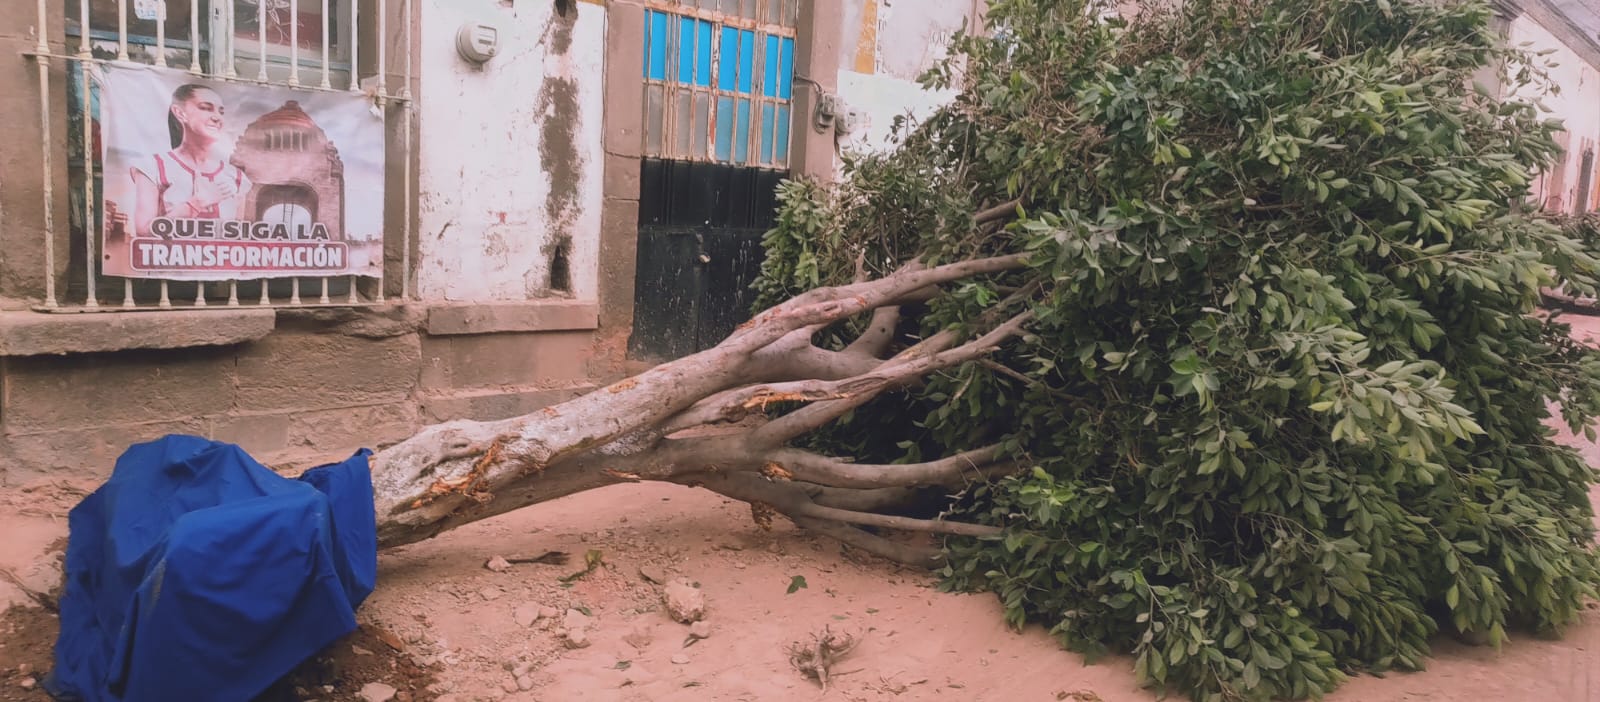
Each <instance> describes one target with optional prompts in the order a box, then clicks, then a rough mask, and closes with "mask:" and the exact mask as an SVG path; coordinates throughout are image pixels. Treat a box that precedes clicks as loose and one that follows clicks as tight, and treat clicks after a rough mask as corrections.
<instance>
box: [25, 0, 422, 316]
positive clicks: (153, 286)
mask: <svg viewBox="0 0 1600 702" xmlns="http://www.w3.org/2000/svg"><path fill="white" fill-rule="evenodd" d="M63 1H64V2H67V3H69V4H68V7H69V8H70V7H71V3H74V2H75V3H76V5H77V31H76V38H77V52H76V53H56V52H53V51H52V50H51V48H50V41H49V39H50V37H51V36H52V34H51V32H56V33H57V36H60V37H62V41H63V46H66V47H68V48H69V49H70V41H69V40H68V37H70V36H72V34H73V33H72V32H71V31H70V30H71V27H70V24H71V22H70V19H71V17H69V16H67V15H63V17H65V18H66V19H67V20H68V21H66V22H63V25H65V26H62V27H53V26H50V22H49V20H50V17H51V7H50V3H51V2H63ZM97 1H98V2H107V1H108V0H97ZM305 1H306V2H309V3H315V4H320V9H321V28H320V31H321V48H320V51H319V52H315V53H314V54H313V55H312V56H310V57H302V56H301V48H300V45H301V37H300V24H301V22H300V8H301V6H302V4H303V3H302V0H254V2H253V3H251V2H250V0H206V2H205V3H202V1H201V0H115V3H116V8H117V20H116V30H115V32H109V31H106V30H97V28H96V22H95V18H94V17H92V16H91V7H90V0H38V15H39V17H38V25H37V29H36V31H37V36H38V42H37V45H36V47H35V48H34V50H33V51H31V52H28V53H27V54H26V55H27V56H29V57H30V58H31V59H32V60H33V61H34V62H35V64H36V65H37V69H38V80H39V120H40V123H41V124H40V127H41V131H42V135H43V140H44V149H43V152H44V153H43V173H42V176H43V187H42V195H43V199H44V202H43V217H42V222H41V224H42V227H43V236H44V242H43V243H44V252H43V253H44V257H43V258H44V299H43V301H42V302H41V303H40V304H38V305H36V307H35V309H38V310H41V311H50V312H96V311H120V310H138V309H170V308H176V307H207V306H212V305H217V306H223V307H240V306H262V307H275V306H309V305H334V306H349V305H372V304H381V303H383V302H384V301H385V298H384V270H385V262H386V260H387V256H386V255H385V251H386V250H387V249H388V248H389V244H390V241H389V234H390V231H391V230H392V229H395V228H398V229H399V230H400V238H401V241H400V258H401V261H400V278H401V283H400V294H401V298H402V299H409V298H410V296H411V289H410V276H409V271H410V269H411V236H412V231H411V219H412V209H411V208H412V204H411V203H412V200H413V195H414V193H413V192H412V185H411V183H412V173H411V169H412V143H411V142H412V130H413V120H414V117H413V111H414V110H413V107H414V106H413V100H412V95H411V85H412V77H413V68H414V67H413V63H412V62H413V57H412V52H413V46H414V45H415V42H414V37H413V31H414V24H415V21H414V20H415V15H414V14H413V13H414V11H415V10H414V7H413V5H414V2H415V0H370V2H369V3H368V4H369V5H370V6H371V7H373V8H374V9H375V12H374V14H375V15H376V30H377V31H376V36H377V41H376V44H377V46H376V49H375V54H374V57H375V58H374V61H373V66H374V69H373V71H372V75H371V84H370V86H369V87H363V85H362V80H361V71H360V65H361V64H360V58H361V53H360V51H361V49H362V47H361V46H360V41H359V40H360V31H359V30H360V20H361V17H360V15H361V12H360V5H361V4H362V3H361V2H360V0H305ZM132 3H139V4H141V5H143V6H145V7H147V8H148V7H150V6H152V5H153V6H154V11H155V20H154V26H155V36H154V37H153V43H151V44H149V45H144V46H143V48H144V55H141V56H140V57H139V58H140V59H149V61H148V62H149V63H153V64H154V65H156V66H160V67H171V68H179V69H182V68H187V70H188V71H189V73H191V74H193V75H195V76H200V77H203V78H207V79H213V80H220V81H226V82H233V83H243V84H256V85H270V86H278V87H286V88H292V89H295V90H302V91H317V92H327V93H335V92H350V93H357V94H363V93H364V94H366V95H367V96H368V97H369V98H370V99H372V100H373V101H374V104H375V107H376V109H377V110H378V111H379V113H380V114H381V115H382V120H383V129H384V135H385V136H384V141H385V149H386V150H390V147H393V146H398V152H399V157H400V161H401V163H400V164H398V165H399V167H400V168H401V169H402V171H403V172H402V176H401V183H402V186H401V192H400V193H398V194H397V195H394V194H391V195H386V198H387V197H394V196H398V197H399V198H400V199H401V202H402V203H403V205H402V207H403V211H402V214H401V217H400V221H399V222H394V223H390V222H387V221H386V222H385V225H384V227H383V235H382V237H381V240H380V241H379V242H378V253H377V256H378V266H377V275H374V276H367V275H354V274H341V275H336V276H308V277H299V278H270V277H261V278H250V277H241V278H238V279H234V280H222V281H196V280H178V279H165V278H128V277H123V278H120V280H121V285H120V287H121V295H120V300H118V299H117V295H116V293H115V292H110V291H108V290H107V289H106V286H103V285H102V283H103V282H107V281H108V280H115V279H117V278H115V277H112V276H107V275H104V274H103V273H102V271H101V270H100V267H99V265H98V264H99V257H97V256H96V255H95V251H96V248H97V246H98V245H99V241H100V237H101V235H102V229H103V227H104V224H103V213H102V212H101V209H102V206H101V203H100V201H99V200H97V199H96V197H95V179H96V168H97V161H98V156H99V154H97V153H96V149H95V141H94V139H95V134H94V133H93V123H94V117H93V115H94V107H95V106H94V104H93V103H92V92H93V87H92V86H93V81H92V80H91V72H92V67H94V66H98V65H105V64H112V63H116V62H130V61H135V57H134V56H133V55H132V53H131V52H130V48H131V47H132V46H134V45H136V44H135V43H133V42H131V41H130V35H129V26H128V15H129V12H128V10H129V5H130V4H132ZM183 3H187V5H188V17H189V36H188V41H187V42H184V41H183V40H181V39H171V38H169V37H168V36H167V25H168V23H169V22H168V18H169V14H168V12H167V10H168V6H169V5H176V6H181V5H182V4H183ZM241 3H243V4H254V5H255V12H256V16H255V21H256V28H257V29H256V38H255V41H254V42H253V43H254V44H255V46H254V47H253V48H254V49H255V52H254V55H253V56H251V55H250V53H249V48H251V47H248V46H247V47H246V49H245V50H244V51H241V50H240V48H239V46H238V42H237V38H238V37H237V36H236V35H237V20H238V14H239V13H238V12H237V10H238V6H239V5H240V4H241ZM202 4H204V6H205V7H206V8H207V10H208V12H207V13H206V15H205V16H204V18H203V17H202V14H201V8H202ZM269 6H270V7H269ZM282 10H287V12H288V16H289V20H288V21H287V24H288V31H289V36H288V46H287V47H275V46H274V45H273V44H272V43H271V42H269V41H268V40H267V28H268V19H269V13H273V12H278V11H282ZM392 10H397V11H398V15H399V19H400V22H401V23H402V24H403V27H404V29H403V32H402V34H401V37H400V38H399V45H400V46H401V47H402V53H403V54H404V57H403V60H402V62H401V66H400V68H401V73H400V75H401V77H402V82H401V85H400V87H399V90H398V91H397V92H395V93H391V92H389V89H388V88H389V86H388V74H389V73H390V71H391V70H392V68H393V67H392V66H390V64H389V56H388V53H389V51H388V46H389V44H390V43H391V37H390V36H389V33H388V19H389V15H390V12H391V11H392ZM336 12H337V13H339V14H338V15H337V16H338V17H339V18H344V19H345V20H346V21H344V22H341V23H340V24H341V25H343V26H341V27H340V28H339V30H338V32H337V34H335V33H334V32H333V28H332V25H333V22H334V19H335V17H336V16H335V14H334V13H336ZM203 26H204V28H203ZM336 45H337V46H339V47H340V52H339V55H335V53H334V51H333V48H334V47H335V46H336ZM185 50H187V54H188V56H187V61H186V64H187V65H186V66H185V62H183V61H178V62H176V63H175V65H169V63H168V59H169V52H176V53H178V54H180V55H181V54H182V53H183V52H184V51H185ZM285 52H286V53H287V55H286V56H285V55H283V54H284V53H285ZM97 53H99V54H102V55H100V56H97V55H96V54H97ZM203 54H204V55H205V56H208V58H206V59H205V60H204V61H203V60H202V59H203V58H204V57H203ZM316 54H320V56H318V55H316ZM251 58H253V59H254V60H255V62H256V63H257V64H258V65H257V67H256V70H255V71H254V75H248V76H247V75H242V74H241V72H240V71H239V69H238V67H239V63H240V60H241V59H244V60H246V61H248V60H250V59H251ZM57 63H61V64H64V65H65V66H66V70H67V71H68V72H69V75H70V76H73V77H75V78H76V79H77V80H78V81H79V85H78V88H79V89H78V90H77V91H76V93H77V94H76V97H77V103H76V104H75V105H69V106H68V110H67V112H68V115H69V117H76V118H77V120H78V121H80V122H81V130H82V132H81V138H82V145H81V148H80V150H81V152H82V153H81V155H78V156H80V157H81V161H82V162H81V164H78V165H76V166H75V165H73V164H71V163H70V161H72V160H73V157H74V156H75V155H74V154H71V153H69V154H68V161H69V164H68V166H69V168H68V172H69V174H70V173H71V171H72V169H73V168H80V169H81V172H82V174H81V182H78V183H70V180H69V183H70V184H69V193H68V194H69V201H70V200H72V199H74V198H75V197H81V202H73V203H71V212H72V217H73V219H77V218H78V217H81V218H82V226H81V227H79V228H78V229H79V230H80V231H76V232H71V238H74V239H79V241H81V246H82V249H81V254H82V259H83V267H82V268H81V272H75V271H72V270H69V271H67V275H66V282H67V287H68V289H69V290H70V291H72V292H73V293H74V294H70V295H63V294H62V291H60V290H58V287H60V286H59V285H58V281H57V276H58V272H57V269H56V260H57V255H58V252H57V251H56V249H57V246H58V244H57V241H56V239H57V234H56V232H57V226H58V222H57V221H56V216H55V214H56V201H55V200H56V197H57V193H56V192H55V182H56V177H57V174H56V172H55V169H56V168H57V164H56V163H55V156H54V154H55V152H56V150H57V149H58V148H59V145H58V144H56V143H55V141H54V136H53V135H54V133H55V132H54V130H55V129H56V127H58V126H59V125H58V124H57V122H56V119H57V115H56V114H55V113H54V111H53V110H52V99H53V96H52V93H51V86H50V78H51V75H50V69H51V66H52V65H54V64H57ZM308 65H309V67H310V69H309V71H308V70H307V67H308ZM306 73H311V74H312V75H314V76H315V78H314V79H313V80H312V81H310V82H309V83H308V82H306V81H303V80H302V76H303V74H306ZM336 73H343V74H344V75H345V78H346V79H345V80H344V81H343V85H342V86H340V85H339V84H338V83H339V81H335V80H334V75H335V74H336ZM69 83H70V81H69ZM74 110H75V111H76V114H74ZM391 111H394V112H398V117H399V120H398V121H399V125H398V130H395V129H394V128H393V127H394V125H393V124H392V120H391V116H392V115H391ZM69 131H70V130H69ZM397 131H398V133H396V132H397ZM391 153H392V151H391ZM395 165H397V164H393V163H392V162H390V163H388V164H387V165H386V166H385V169H389V168H393V167H394V166H395ZM385 179H386V180H387V174H385ZM385 212H387V208H385ZM386 219H387V217H386ZM97 223H98V224H97ZM78 245H79V243H78V242H73V243H72V244H71V246H69V249H72V248H76V247H77V246H78ZM70 258H76V256H72V252H70V251H69V260H70ZM71 267H72V268H76V263H75V262H74V265H73V266H71ZM79 286H81V298H80V297H79V296H78V295H77V294H75V293H76V292H77V290H76V288H78V287H79ZM116 287H117V286H116V285H115V284H113V285H111V286H109V288H110V290H115V288H116ZM191 289H192V290H191ZM108 292H109V294H108ZM191 294H192V297H191Z"/></svg>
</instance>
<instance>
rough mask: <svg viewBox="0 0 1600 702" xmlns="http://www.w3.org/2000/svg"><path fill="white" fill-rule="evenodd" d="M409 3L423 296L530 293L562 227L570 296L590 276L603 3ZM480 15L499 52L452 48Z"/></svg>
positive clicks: (546, 269) (596, 226) (546, 277)
mask: <svg viewBox="0 0 1600 702" xmlns="http://www.w3.org/2000/svg"><path fill="white" fill-rule="evenodd" d="M420 4H421V13H420V15H419V19H420V20H421V21H420V28H421V30H420V31H421V47H420V54H419V56H418V61H419V69H420V73H419V79H420V80H421V85H420V91H421V95H420V96H419V97H420V99H419V100H418V103H417V105H418V110H419V118H420V120H421V134H422V138H421V139H420V140H419V144H418V158H419V160H420V170H419V173H418V177H419V181H420V184H419V194H420V197H419V209H418V218H419V222H418V228H417V236H418V246H419V252H418V253H419V256H418V260H417V285H416V289H417V291H418V294H419V295H420V296H421V297H422V298H423V299H425V300H451V301H490V300H527V299H534V298H540V297H547V296H552V295H556V294H558V293H552V292H551V290H550V260H551V251H552V248H553V247H554V246H555V245H556V242H558V241H559V240H562V239H563V238H566V239H570V241H571V244H570V246H571V253H570V257H569V258H570V262H571V263H570V266H571V295H572V296H573V297H576V298H579V299H590V300H592V299H594V298H595V297H596V290H597V286H598V277H599V259H598V255H599V244H600V207H601V201H602V200H601V188H602V168H603V163H604V159H603V157H602V154H603V150H602V149H603V142H602V139H603V133H602V121H601V108H602V104H603V97H604V94H603V92H602V90H603V84H602V83H603V77H604V71H603V68H604V61H605V54H604V49H605V8H604V7H603V6H602V5H599V4H595V3H591V2H576V3H571V5H573V6H575V10H574V11H573V12H574V13H575V17H574V18H571V19H566V20H563V19H561V18H559V17H557V16H556V15H555V5H556V4H557V3H555V2H551V1H550V0H543V1H537V0H423V1H422V2H421V3H420ZM470 19H483V20H487V21H491V22H494V23H495V24H496V25H497V26H498V27H499V28H500V54H499V55H498V56H496V57H495V58H493V59H491V60H490V61H489V62H488V63H487V64H484V65H483V66H477V65H474V64H470V63H468V62H466V61H465V60H463V59H461V58H460V57H459V56H458V55H457V53H456V48H455V32H456V28H457V27H459V26H460V25H461V24H462V23H463V22H466V21H468V20H470Z"/></svg>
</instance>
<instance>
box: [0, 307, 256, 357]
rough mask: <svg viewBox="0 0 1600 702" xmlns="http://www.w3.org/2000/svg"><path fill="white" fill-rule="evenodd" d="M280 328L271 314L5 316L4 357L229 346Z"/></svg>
mask: <svg viewBox="0 0 1600 702" xmlns="http://www.w3.org/2000/svg"><path fill="white" fill-rule="evenodd" d="M276 325H277V313H276V311H274V310H271V309H213V310H161V311H149V312H105V313H81V314H45V313H39V312H27V311H18V312H0V356H43V355H66V354H77V353H103V352H108V351H124V350H128V349H183V348H191V347H196V346H229V345H233V344H241V343H244V342H248V341H255V340H257V339H260V338H262V337H265V336H266V335H268V334H270V333H272V329H273V327H275V326H276Z"/></svg>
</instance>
